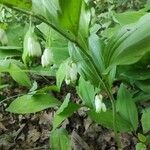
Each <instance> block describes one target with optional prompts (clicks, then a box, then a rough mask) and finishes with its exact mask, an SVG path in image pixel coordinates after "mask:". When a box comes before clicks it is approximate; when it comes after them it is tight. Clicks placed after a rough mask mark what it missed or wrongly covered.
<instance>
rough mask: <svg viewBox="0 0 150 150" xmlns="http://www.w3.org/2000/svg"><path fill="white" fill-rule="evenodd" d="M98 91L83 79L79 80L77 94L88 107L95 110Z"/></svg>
mask: <svg viewBox="0 0 150 150" xmlns="http://www.w3.org/2000/svg"><path fill="white" fill-rule="evenodd" d="M97 92H98V90H96V89H95V88H94V86H93V85H91V84H90V83H89V82H87V81H85V80H84V79H83V78H82V77H80V79H79V85H78V86H77V93H78V95H79V96H80V98H81V99H82V101H83V104H84V105H86V106H87V107H90V108H93V105H94V98H95V95H96V93H97Z"/></svg>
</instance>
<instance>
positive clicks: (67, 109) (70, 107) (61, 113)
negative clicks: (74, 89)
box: [53, 94, 80, 130]
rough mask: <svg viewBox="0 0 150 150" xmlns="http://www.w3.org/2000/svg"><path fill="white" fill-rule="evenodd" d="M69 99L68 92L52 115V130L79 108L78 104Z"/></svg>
mask: <svg viewBox="0 0 150 150" xmlns="http://www.w3.org/2000/svg"><path fill="white" fill-rule="evenodd" d="M69 101H70V94H68V95H67V96H66V98H65V100H64V102H63V103H62V105H61V106H60V108H59V109H58V110H57V112H56V113H55V115H54V119H53V130H55V129H56V128H57V127H59V126H60V124H61V123H62V122H63V121H64V120H65V119H67V118H68V117H70V116H71V115H72V114H73V113H74V112H75V111H76V110H77V109H79V107H80V106H79V105H78V104H75V103H73V102H69Z"/></svg>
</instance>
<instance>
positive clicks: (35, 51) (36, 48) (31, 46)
mask: <svg viewBox="0 0 150 150" xmlns="http://www.w3.org/2000/svg"><path fill="white" fill-rule="evenodd" d="M27 50H28V55H29V56H30V57H39V56H41V54H42V51H41V46H40V44H39V42H38V41H37V40H36V39H35V38H34V37H32V36H29V37H28V42H27Z"/></svg>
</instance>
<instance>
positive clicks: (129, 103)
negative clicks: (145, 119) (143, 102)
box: [116, 84, 138, 131]
mask: <svg viewBox="0 0 150 150" xmlns="http://www.w3.org/2000/svg"><path fill="white" fill-rule="evenodd" d="M116 109H117V112H118V113H119V114H120V116H121V117H122V118H124V119H125V120H126V121H127V122H128V123H130V124H131V126H132V129H133V130H134V131H136V129H137V127H138V112H137V108H136V105H135V102H134V99H133V98H132V94H131V93H130V92H129V91H128V90H127V89H126V87H125V86H124V85H123V84H122V85H121V86H120V88H119V91H118V95H117V103H116Z"/></svg>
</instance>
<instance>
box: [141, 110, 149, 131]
mask: <svg viewBox="0 0 150 150" xmlns="http://www.w3.org/2000/svg"><path fill="white" fill-rule="evenodd" d="M141 121H142V127H143V131H144V133H147V132H148V131H150V108H147V109H145V110H143V114H142V119H141Z"/></svg>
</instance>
